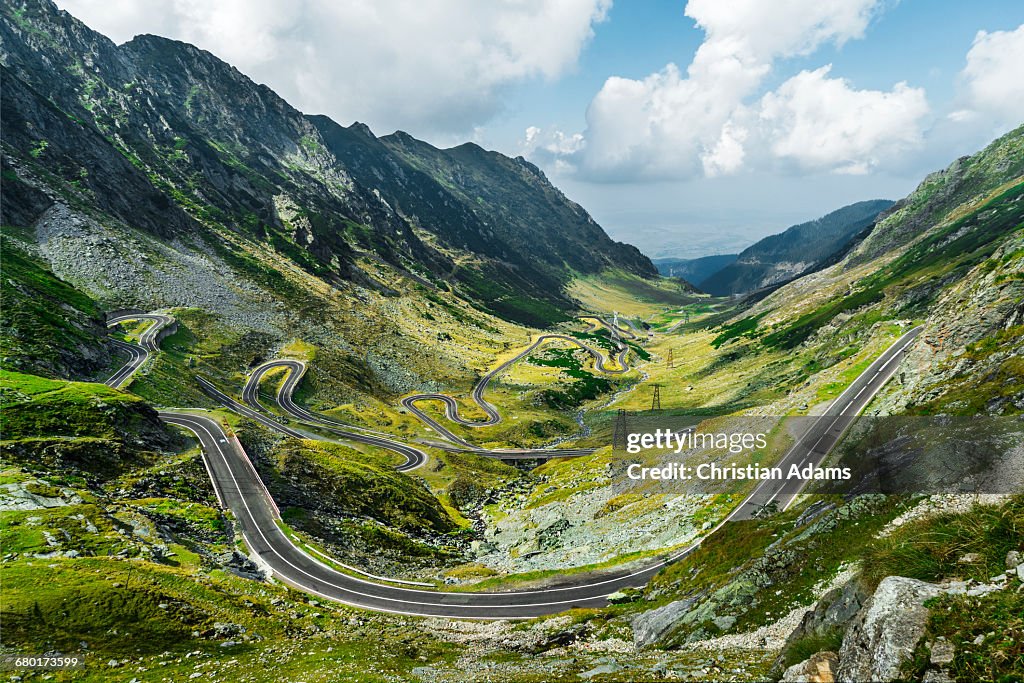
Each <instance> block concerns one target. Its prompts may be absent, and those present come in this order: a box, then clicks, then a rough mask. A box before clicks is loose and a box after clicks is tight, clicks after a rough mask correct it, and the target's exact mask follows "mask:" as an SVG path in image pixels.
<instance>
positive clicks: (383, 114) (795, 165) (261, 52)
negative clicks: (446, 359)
mask: <svg viewBox="0 0 1024 683" xmlns="http://www.w3.org/2000/svg"><path fill="white" fill-rule="evenodd" d="M58 4H59V5H60V6H61V7H62V8H64V9H67V10H68V11H70V12H71V13H72V14H75V15H76V16H78V17H79V18H81V19H83V20H84V21H85V22H86V23H87V24H89V25H91V26H92V27H93V28H96V29H97V30H99V31H101V32H103V33H105V34H107V35H108V36H110V37H111V38H112V39H114V40H115V41H117V42H122V41H124V40H127V39H130V38H131V37H132V36H133V35H135V34H137V33H156V34H159V35H165V36H168V37H172V38H177V39H180V40H186V41H188V42H192V43H195V44H197V45H199V46H200V47H203V48H205V49H208V50H210V51H211V52H213V53H214V54H216V55H218V56H220V57H221V58H223V59H225V60H226V61H228V62H230V63H232V64H234V65H235V66H237V67H238V68H239V69H240V70H242V71H243V72H244V73H246V74H248V75H249V76H250V77H252V78H253V79H254V80H257V81H259V82H264V83H266V84H268V85H269V86H270V87H272V88H274V89H275V90H276V91H277V92H278V93H280V94H281V95H282V96H283V97H285V99H287V100H288V101H289V102H291V103H292V104H293V105H295V106H296V107H298V108H299V109H301V110H303V111H306V112H310V113H326V114H328V115H330V116H332V117H333V118H335V119H336V120H337V121H339V122H340V123H342V124H345V125H348V124H349V123H351V122H353V121H355V120H360V121H364V122H366V123H368V124H369V125H370V126H371V128H373V130H374V131H375V132H377V133H378V134H387V133H390V132H391V131H393V130H395V129H397V128H400V129H403V130H406V131H408V132H409V133H411V134H413V135H416V136H418V137H421V138H424V139H427V140H429V141H431V142H433V143H435V144H438V145H439V146H448V145H454V144H458V143H459V142H462V141H464V140H473V141H475V142H478V143H479V144H481V145H483V146H484V147H487V148H490V149H496V150H498V151H501V152H504V153H506V154H511V155H518V154H523V155H525V156H527V157H528V158H530V159H531V160H532V161H534V162H535V163H537V164H538V165H540V166H541V167H542V168H544V169H545V171H546V172H547V173H548V175H549V177H550V178H551V179H552V181H553V182H555V184H557V185H558V186H559V187H560V188H562V189H563V190H564V191H565V192H566V194H568V195H569V196H570V197H571V198H573V199H575V200H577V201H579V202H580V203H581V204H582V205H583V206H584V207H585V208H587V209H588V210H589V211H590V212H591V213H592V214H593V215H594V216H595V218H597V220H598V221H599V222H600V223H601V224H602V225H603V226H604V227H605V229H606V230H608V232H609V233H610V234H612V235H613V236H614V237H616V238H617V239H622V240H624V241H629V242H632V243H634V244H637V245H638V246H640V247H641V249H642V250H643V251H645V252H646V253H648V254H649V255H651V256H699V255H704V254H709V253H722V252H730V251H736V250H739V249H742V248H743V247H744V246H746V245H748V244H750V243H751V242H753V241H755V240H756V239H758V238H760V237H762V236H764V235H766V234H770V233H772V232H778V231H780V230H782V229H784V228H785V227H787V226H788V225H790V224H792V223H795V222H800V221H804V220H808V219H811V218H814V217H817V216H819V215H822V214H824V213H826V212H828V211H830V210H833V209H835V208H838V207H839V206H842V205H844V204H847V203H850V202H852V201H857V200H860V199H870V198H876V197H888V198H894V199H895V198H899V197H901V196H903V195H905V194H906V193H907V192H909V191H910V190H912V189H913V187H914V186H915V185H916V184H917V182H918V181H919V180H920V179H921V178H922V177H923V175H924V174H925V173H927V172H929V171H932V170H936V169H937V168H941V167H944V166H945V165H947V164H948V163H949V162H950V161H952V160H953V159H954V158H956V157H957V156H959V155H962V154H965V153H969V152H971V151H974V150H976V149H978V148H980V147H981V146H983V145H984V144H985V143H987V142H988V141H990V140H991V139H993V138H994V137H995V136H997V135H999V134H1001V133H1002V132H1005V131H1007V130H1010V129H1011V128H1013V127H1015V126H1016V125H1019V124H1020V123H1022V122H1024V77H1022V76H1021V70H1020V68H1019V67H1018V65H1019V64H1022V63H1024V2H1020V0H1012V1H1011V0H979V1H975V2H963V1H962V0H961V1H960V2H953V1H951V0H902V1H900V2H897V1H896V0H772V1H771V2H766V1H764V0H688V1H683V0H643V1H639V2H637V1H634V2H626V1H625V0H620V1H619V2H617V3H614V4H613V3H612V2H611V0H515V1H513V0H493V1H491V2H486V3H465V2H462V1H461V0H432V2H429V3H421V2H415V1H413V0H375V1H374V2H368V1H367V0H349V1H347V2H336V1H333V0H222V1H221V2H218V3H197V2H195V1H194V0H167V2H164V3H160V4H156V5H154V4H153V3H151V2H147V1H146V0H113V1H112V0H59V1H58ZM979 31H984V32H986V33H984V34H979ZM670 65H675V66H674V67H673V66H670Z"/></svg>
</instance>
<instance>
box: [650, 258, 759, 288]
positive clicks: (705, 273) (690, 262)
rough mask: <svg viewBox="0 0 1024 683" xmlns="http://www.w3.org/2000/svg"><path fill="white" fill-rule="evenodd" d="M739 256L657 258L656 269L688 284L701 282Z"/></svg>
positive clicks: (654, 260)
mask: <svg viewBox="0 0 1024 683" xmlns="http://www.w3.org/2000/svg"><path fill="white" fill-rule="evenodd" d="M738 256H739V254H715V255H714V256H701V257H700V258H689V259H681V258H656V259H653V260H652V261H653V263H654V267H655V268H657V269H658V272H659V273H661V274H662V275H665V276H666V277H680V278H683V279H684V280H686V281H687V282H701V281H703V280H706V279H707V278H709V277H711V276H712V275H714V274H715V273H717V272H718V271H720V270H721V269H722V268H725V267H726V266H728V265H729V264H731V263H733V262H735V261H736V258H737V257H738Z"/></svg>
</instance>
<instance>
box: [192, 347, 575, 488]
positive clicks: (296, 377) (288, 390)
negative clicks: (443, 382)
mask: <svg viewBox="0 0 1024 683" xmlns="http://www.w3.org/2000/svg"><path fill="white" fill-rule="evenodd" d="M276 368H284V369H285V370H286V372H287V374H286V375H285V378H284V381H283V382H282V383H281V386H280V388H278V391H277V395H276V396H275V400H276V401H277V405H278V406H279V407H280V408H281V410H283V411H284V412H285V413H287V414H288V415H289V416H291V417H293V418H295V419H297V420H299V421H300V422H301V423H303V424H305V425H308V426H310V427H315V428H317V429H320V430H324V431H327V432H329V433H331V434H333V435H335V436H338V437H340V438H342V439H349V440H353V441H359V442H361V443H368V444H371V445H375V446H380V447H381V448H387V449H389V450H393V451H397V452H399V453H402V454H403V455H405V456H406V457H409V456H410V455H411V453H412V452H415V453H418V454H419V455H418V456H417V457H416V459H415V464H413V465H411V466H410V465H408V463H407V464H406V465H402V466H400V467H399V469H402V470H404V469H412V467H419V466H420V465H422V464H423V463H424V462H426V457H427V456H426V454H425V453H423V451H420V450H419V449H417V448H415V447H413V446H409V445H407V444H404V443H402V442H400V441H396V440H395V439H394V438H393V437H391V436H389V435H388V434H384V433H383V432H377V431H374V430H370V429H366V428H363V427H356V426H353V425H348V424H345V423H344V422H339V421H337V420H333V419H331V418H329V417H326V416H324V415H319V414H317V413H314V412H311V411H309V410H307V409H305V408H303V407H302V406H300V405H298V404H297V403H295V401H294V399H293V394H294V393H295V388H296V387H297V386H298V383H299V381H300V380H301V379H302V375H303V374H304V373H305V371H306V364H305V363H304V362H302V361H300V360H295V359H289V358H282V359H278V360H272V361H268V362H266V363H263V364H262V365H260V366H258V367H257V368H256V369H255V370H253V371H252V373H251V374H250V375H249V378H248V379H247V380H246V382H245V386H244V387H243V388H242V400H243V401H244V402H245V403H246V404H247V405H248V407H249V408H251V409H253V410H255V411H258V412H260V413H263V414H264V415H266V416H267V419H269V420H272V421H274V420H273V418H272V417H271V416H270V414H269V413H268V412H267V411H266V410H265V409H264V408H263V406H262V405H261V404H260V400H259V397H260V393H259V388H260V382H261V381H262V379H263V377H264V376H266V373H267V372H269V371H271V370H273V369H276ZM204 382H205V380H204ZM205 387H206V388H208V389H209V388H212V389H213V390H214V391H215V392H216V393H215V394H211V395H214V397H215V398H217V400H219V401H220V402H221V403H223V404H224V405H225V406H226V407H228V408H230V409H231V410H235V411H236V412H238V411H237V409H236V407H237V406H238V403H237V402H236V401H233V400H231V398H230V397H228V396H226V395H225V394H224V393H223V392H221V391H219V390H217V389H216V387H213V386H212V385H210V384H209V382H205ZM208 393H211V392H209V391H208ZM445 398H447V397H445ZM416 412H419V411H418V410H416ZM424 417H425V418H426V419H428V420H430V419H431V418H430V417H429V416H424ZM254 419H255V418H254ZM274 422H275V423H276V422H277V421H274ZM268 426H270V425H268ZM438 427H439V428H440V429H441V430H443V431H447V430H444V428H443V427H441V426H440V425H438ZM271 428H272V429H276V428H277V427H271ZM278 431H281V430H278ZM451 436H452V439H454V440H455V442H456V444H457V447H455V448H452V447H450V446H447V445H446V444H436V443H430V445H431V446H434V447H436V448H442V449H444V450H450V451H452V452H456V453H465V452H470V453H473V454H475V455H483V456H485V457H491V458H499V459H501V460H537V459H543V458H552V457H560V458H561V457H573V456H580V455H590V454H591V453H593V452H594V449H593V448H562V449H548V448H499V449H486V448H478V447H476V446H474V445H472V444H470V443H468V442H466V441H463V440H462V439H459V438H458V437H457V436H455V435H454V434H452V435H451ZM303 438H317V437H315V436H313V435H306V436H305V437H303Z"/></svg>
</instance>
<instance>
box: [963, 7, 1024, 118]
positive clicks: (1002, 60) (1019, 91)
mask: <svg viewBox="0 0 1024 683" xmlns="http://www.w3.org/2000/svg"><path fill="white" fill-rule="evenodd" d="M1022 69H1024V24H1021V25H1020V26H1018V27H1017V29H1016V30H1014V31H993V32H991V33H989V32H986V31H978V34H977V35H976V36H975V38H974V44H973V45H972V46H971V49H970V51H969V52H968V53H967V65H966V66H965V67H964V70H963V71H962V72H961V79H962V82H963V85H964V87H965V91H966V92H965V96H966V99H967V107H966V108H965V109H961V110H958V111H955V112H953V113H952V114H951V115H950V118H951V119H953V120H954V121H974V120H977V119H978V118H986V119H989V120H994V122H995V123H996V124H997V125H1002V126H1016V125H1019V124H1020V123H1021V122H1024V76H1022V75H1021V73H1022Z"/></svg>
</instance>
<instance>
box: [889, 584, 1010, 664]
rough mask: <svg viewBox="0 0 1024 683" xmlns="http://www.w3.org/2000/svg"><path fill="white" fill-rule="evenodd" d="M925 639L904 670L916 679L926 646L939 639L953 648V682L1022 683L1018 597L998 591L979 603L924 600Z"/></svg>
mask: <svg viewBox="0 0 1024 683" xmlns="http://www.w3.org/2000/svg"><path fill="white" fill-rule="evenodd" d="M926 606H927V607H929V608H930V610H931V613H930V614H929V617H928V624H927V626H926V627H925V636H924V638H922V639H921V643H920V644H919V645H918V647H917V649H916V651H915V652H914V657H913V658H912V659H911V661H910V662H908V663H907V665H905V666H904V670H903V673H904V674H905V675H906V677H907V680H920V679H921V677H922V676H923V675H924V673H925V671H926V670H927V668H928V665H929V659H930V654H931V653H930V651H929V650H928V647H927V644H928V643H930V642H934V641H935V640H936V639H938V638H940V637H942V638H945V639H946V641H947V642H949V643H952V644H953V646H954V648H955V652H956V653H955V655H954V656H953V662H952V663H951V664H950V665H949V673H950V674H951V675H952V677H953V680H956V681H996V682H998V683H1011V681H1021V680H1024V594H1022V593H1020V592H1018V591H1000V592H998V593H990V594H989V595H984V596H981V597H980V598H969V597H965V596H960V595H957V596H953V595H944V596H941V597H939V598H935V599H933V600H929V601H928V602H927V603H926Z"/></svg>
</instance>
